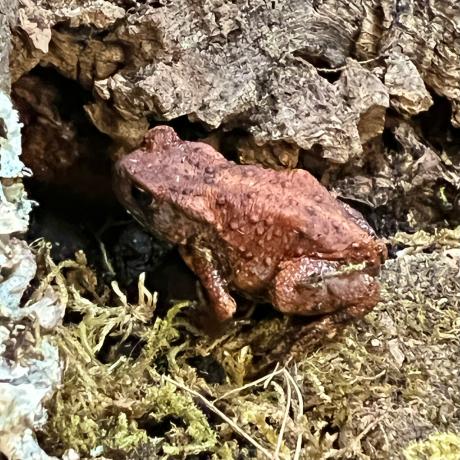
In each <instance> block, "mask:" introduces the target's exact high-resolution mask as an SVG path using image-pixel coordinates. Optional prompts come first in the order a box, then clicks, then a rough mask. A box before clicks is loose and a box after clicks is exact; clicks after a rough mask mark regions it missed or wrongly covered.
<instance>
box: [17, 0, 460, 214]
mask: <svg viewBox="0 0 460 460" xmlns="http://www.w3.org/2000/svg"><path fill="white" fill-rule="evenodd" d="M19 18H20V25H19V27H18V29H17V31H16V34H15V40H14V44H15V48H14V49H15V52H14V55H13V58H14V59H13V63H12V73H13V75H14V79H16V80H17V79H18V78H19V77H20V76H21V75H24V74H25V73H27V72H28V71H29V70H30V69H31V68H33V67H34V66H35V65H37V64H40V65H41V66H46V67H51V68H53V69H56V70H57V71H58V72H59V73H61V74H62V75H64V76H65V77H66V78H69V79H72V80H76V81H78V82H79V83H80V84H81V85H82V87H84V88H85V89H87V90H88V91H91V92H92V99H91V100H90V101H88V102H86V103H85V110H86V113H87V115H88V117H89V118H90V120H91V122H92V123H93V124H94V125H95V126H96V127H97V129H99V130H100V131H101V132H102V133H105V134H107V135H108V136H110V138H112V139H113V140H114V142H115V144H116V147H118V148H119V149H121V150H119V152H120V153H122V152H123V151H127V150H130V149H132V148H134V147H135V146H137V145H138V144H139V143H140V141H141V139H142V137H143V135H144V134H145V132H146V131H147V129H148V128H149V126H151V124H152V123H157V122H165V121H169V120H174V119H176V118H178V117H181V116H186V117H188V119H189V120H190V121H196V122H199V123H200V124H202V125H203V126H204V127H206V129H208V130H214V129H218V130H219V131H220V132H221V133H225V132H228V131H233V130H237V132H239V133H241V136H240V137H241V139H240V140H239V142H237V143H235V145H234V153H236V154H238V155H239V157H240V160H241V161H242V162H246V163H254V162H258V163H262V164H265V165H266V166H270V167H276V168H281V167H289V168H291V167H295V166H297V165H298V164H299V159H300V158H303V157H305V156H307V157H310V158H320V159H321V160H323V161H324V163H325V164H327V165H332V166H333V167H334V168H335V169H337V167H338V165H346V166H347V169H346V174H347V176H348V177H347V180H348V182H349V184H353V183H357V182H359V181H361V179H360V177H361V178H362V177H363V174H360V173H359V172H357V170H356V167H358V166H364V165H366V164H368V165H369V163H372V162H373V161H374V158H375V156H374V155H373V152H374V151H375V150H378V151H379V152H380V153H379V155H380V156H379V158H380V160H378V163H377V165H376V168H374V167H373V168H371V169H377V170H378V169H379V168H380V167H381V166H382V164H387V167H385V173H388V174H390V176H392V177H395V176H397V175H398V172H397V170H395V168H394V167H393V166H394V162H393V160H391V158H390V159H389V158H388V156H390V157H391V156H394V153H391V152H390V150H391V149H390V150H389V146H388V145H387V141H386V140H385V139H384V138H383V137H382V132H383V131H384V128H385V126H388V128H389V129H388V131H389V132H390V133H391V132H393V131H394V130H395V129H396V128H397V125H399V124H400V123H403V120H406V121H405V123H409V125H413V126H414V129H415V130H416V131H417V129H418V128H417V126H416V125H417V123H418V121H417V116H418V115H420V114H421V113H424V112H426V111H427V110H428V109H429V108H430V107H431V106H432V104H433V98H432V94H431V93H430V91H431V92H434V93H436V94H437V95H438V96H441V97H443V98H446V99H447V101H448V103H449V104H450V106H451V107H452V123H453V124H454V125H455V126H457V125H459V123H460V117H459V115H458V106H459V104H460V70H459V68H460V48H459V47H460V45H459V44H458V40H457V39H456V34H457V33H458V32H457V29H458V23H459V19H460V12H459V11H458V7H456V2H455V0H443V1H440V2H431V3H427V2H425V1H422V0H404V1H401V2H397V3H394V2H393V1H390V0H366V1H364V2H362V1H358V0H353V1H351V2H349V1H345V0H330V1H327V2H319V3H318V2H314V1H313V0H293V1H288V0H277V1H275V2H266V1H265V0H252V1H248V0H238V1H237V2H233V1H232V2H230V1H225V0H199V1H196V0H181V1H177V2H169V1H166V0H164V1H163V0H162V1H159V2H154V3H148V2H141V1H136V0H130V1H129V2H128V1H121V0H120V1H116V2H109V1H106V0H75V1H73V2H68V1H64V0H59V1H51V0H39V1H37V2H32V1H31V0H21V9H20V15H19ZM389 107H391V109H392V111H391V112H389V111H388V110H387V109H388V108H389ZM392 130H393V131H392ZM223 135H224V136H225V134H223ZM421 136H422V139H421V142H422V143H423V144H424V145H426V142H425V141H424V140H423V133H422V135H421ZM390 147H391V146H390ZM427 148H430V149H432V150H433V151H434V153H435V155H437V156H442V149H439V148H436V147H433V146H429V145H427ZM307 163H308V162H307ZM349 165H353V167H354V168H355V169H354V170H353V168H349ZM455 165H456V163H455V162H453V163H452V164H450V165H448V164H445V166H446V168H447V169H448V170H449V171H450V174H458V172H457V171H456V170H455ZM306 166H307V167H308V164H307V165H306ZM366 169H367V170H368V169H369V168H368V167H366ZM367 174H368V175H369V173H368V172H367ZM342 175H343V174H342ZM371 175H372V174H371ZM328 177H329V176H328ZM331 177H332V176H331ZM376 180H377V179H376ZM382 180H383V181H384V180H385V179H382ZM387 180H390V178H387ZM361 182H362V181H361ZM393 182H394V181H393ZM330 185H333V184H330ZM385 188H386V189H392V188H394V187H393V185H392V184H389V185H388V187H387V186H385ZM339 190H343V187H341V186H339ZM367 190H368V192H369V193H371V191H372V190H374V191H375V187H374V186H373V187H371V188H369V187H368V188H367ZM387 191H388V190H387ZM368 192H365V191H364V189H363V188H362V187H360V186H354V185H353V186H350V187H348V188H347V190H346V191H344V193H345V194H346V196H348V197H349V198H353V199H358V200H361V201H365V202H367V203H371V204H373V205H377V203H388V202H389V201H388V200H389V198H388V197H387V198H382V196H381V195H382V194H381V193H380V191H378V192H377V194H376V195H373V196H371V195H368V194H366V193H368ZM385 193H386V192H385ZM363 195H366V196H364V197H363ZM379 196H380V198H379ZM390 201H391V200H390Z"/></svg>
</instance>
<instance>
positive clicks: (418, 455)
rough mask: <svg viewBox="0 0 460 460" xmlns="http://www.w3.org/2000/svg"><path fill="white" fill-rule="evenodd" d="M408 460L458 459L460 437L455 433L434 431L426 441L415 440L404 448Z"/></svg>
mask: <svg viewBox="0 0 460 460" xmlns="http://www.w3.org/2000/svg"><path fill="white" fill-rule="evenodd" d="M404 457H405V459H406V460H457V459H458V458H460V437H459V436H458V435H457V434H454V433H434V434H432V435H431V436H429V437H428V439H426V440H425V441H420V442H414V443H411V444H409V446H407V447H406V448H405V449H404Z"/></svg>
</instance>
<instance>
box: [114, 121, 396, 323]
mask: <svg viewBox="0 0 460 460" xmlns="http://www.w3.org/2000/svg"><path fill="white" fill-rule="evenodd" d="M114 184H115V190H116V193H117V196H118V198H119V200H120V201H121V203H122V204H123V205H124V206H125V207H126V208H127V209H128V210H129V211H130V212H131V214H132V215H133V216H134V217H135V218H136V219H137V220H138V221H139V222H140V223H141V224H142V225H144V226H145V227H146V228H147V229H149V230H150V231H151V232H152V233H153V234H154V235H155V236H156V237H158V238H160V239H162V240H164V241H166V242H168V243H171V244H173V245H177V246H178V248H179V251H180V254H181V256H182V257H183V259H184V261H185V262H186V264H187V265H188V266H189V267H190V268H191V269H192V270H193V271H194V272H195V274H196V275H197V276H198V278H199V279H200V281H201V283H202V285H203V287H204V288H205V290H206V292H207V297H208V301H209V304H210V306H211V308H212V310H213V311H214V313H215V315H216V317H217V318H218V319H219V320H221V321H224V320H227V319H229V318H231V317H232V316H233V314H234V313H235V311H236V307H237V306H236V302H235V300H234V298H233V297H232V292H235V291H236V292H238V293H240V294H242V295H243V296H245V297H247V298H249V299H253V300H256V301H259V300H260V301H268V302H270V303H271V304H272V305H273V306H274V307H275V308H276V309H277V310H279V311H280V312H282V313H286V314H289V315H323V314H329V313H332V312H336V313H337V312H338V314H339V315H340V318H341V320H345V319H351V318H355V317H360V316H362V315H364V314H365V313H366V312H368V311H369V310H371V309H372V307H373V306H374V305H375V304H376V303H377V301H378V299H379V284H378V281H377V279H376V275H378V272H379V268H380V265H381V264H382V263H383V262H384V260H385V258H386V256H387V251H386V246H385V244H384V242H383V241H382V240H380V239H378V238H377V237H376V235H375V233H374V231H373V230H372V228H371V227H370V226H369V225H368V224H367V223H366V221H365V220H364V218H363V216H362V215H361V214H360V213H359V212H358V211H355V210H354V209H352V208H351V207H349V206H348V205H346V204H344V203H342V202H340V201H339V200H337V199H336V198H335V197H333V196H332V194H331V193H329V192H328V190H327V189H326V188H325V187H324V186H322V185H321V184H320V183H319V182H318V181H317V180H316V179H315V178H314V177H313V176H312V175H311V174H309V173H308V172H307V171H305V170H302V169H292V170H283V171H275V170H272V169H266V168H264V167H262V166H258V165H239V164H236V163H234V162H233V161H229V160H227V159H226V158H225V157H224V156H223V155H222V154H220V153H219V152H217V151H216V150H215V149H214V148H213V147H211V146H210V145H208V144H205V143H202V142H188V141H182V140H181V139H180V138H179V137H178V136H177V134H176V133H175V132H174V130H173V129H172V128H170V127H168V126H158V127H155V128H153V129H151V130H150V131H148V133H147V134H146V136H145V138H144V142H143V144H142V146H141V147H139V149H137V150H135V151H134V152H132V153H130V154H128V155H127V156H125V157H123V158H122V159H121V160H119V161H118V162H117V164H116V166H115V180H114Z"/></svg>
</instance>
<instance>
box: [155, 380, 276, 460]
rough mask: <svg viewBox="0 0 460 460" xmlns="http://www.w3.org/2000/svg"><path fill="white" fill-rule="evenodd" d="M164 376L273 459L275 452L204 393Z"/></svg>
mask: <svg viewBox="0 0 460 460" xmlns="http://www.w3.org/2000/svg"><path fill="white" fill-rule="evenodd" d="M162 378H163V379H164V380H166V381H167V382H169V383H172V384H173V385H175V386H176V387H178V388H180V389H181V390H184V391H186V392H187V393H190V394H191V395H193V396H195V397H196V398H198V399H199V400H200V401H201V402H202V403H203V404H204V405H205V406H206V407H208V408H209V409H211V410H212V411H213V412H214V413H215V414H217V415H218V416H219V417H220V418H221V419H222V420H224V421H225V422H227V423H228V424H229V425H230V426H231V427H232V428H233V430H234V431H236V432H237V433H238V434H239V435H240V436H242V437H243V438H244V439H246V441H248V442H250V443H251V444H252V445H253V446H254V447H255V448H256V449H258V450H259V451H260V452H261V453H262V454H264V455H265V456H266V457H267V458H270V459H272V458H273V454H272V453H271V452H269V451H268V450H267V449H265V447H263V446H262V445H260V444H259V443H258V442H257V441H256V440H255V439H254V438H253V437H251V436H249V435H248V434H247V433H246V432H245V431H244V430H243V429H241V428H240V427H239V426H238V425H237V424H236V423H235V422H234V421H233V420H232V419H231V418H229V417H227V416H226V415H225V414H224V413H223V412H222V411H221V410H219V409H218V408H217V407H216V406H215V405H214V404H213V403H212V402H211V401H208V400H207V399H206V398H205V397H204V396H203V395H201V394H200V393H198V392H197V391H195V390H192V389H191V388H188V387H187V386H185V385H183V384H182V383H180V382H177V381H176V380H174V379H172V378H171V377H168V376H167V375H163V376H162Z"/></svg>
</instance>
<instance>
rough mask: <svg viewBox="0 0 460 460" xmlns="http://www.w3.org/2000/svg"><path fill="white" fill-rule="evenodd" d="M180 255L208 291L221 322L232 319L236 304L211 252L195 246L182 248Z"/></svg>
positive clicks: (212, 305)
mask: <svg viewBox="0 0 460 460" xmlns="http://www.w3.org/2000/svg"><path fill="white" fill-rule="evenodd" d="M180 254H181V256H182V258H183V259H184V261H185V262H186V263H187V265H188V266H189V267H190V268H191V270H193V271H194V272H195V274H196V275H197V276H198V278H199V279H200V281H201V284H202V285H203V287H204V288H205V289H206V292H207V294H208V299H209V302H210V304H211V307H212V309H213V311H214V313H215V315H216V317H217V319H218V320H219V321H225V320H227V319H230V318H231V317H232V316H233V314H234V313H235V311H236V302H235V299H234V298H233V297H232V296H231V295H230V293H229V291H228V286H227V282H226V281H225V278H224V277H223V276H222V273H221V270H220V269H219V267H218V264H217V262H216V260H215V259H214V257H213V255H212V252H211V250H209V249H207V248H201V247H200V248H198V247H195V246H193V247H192V248H190V249H188V248H187V249H186V248H184V247H181V248H180Z"/></svg>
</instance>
